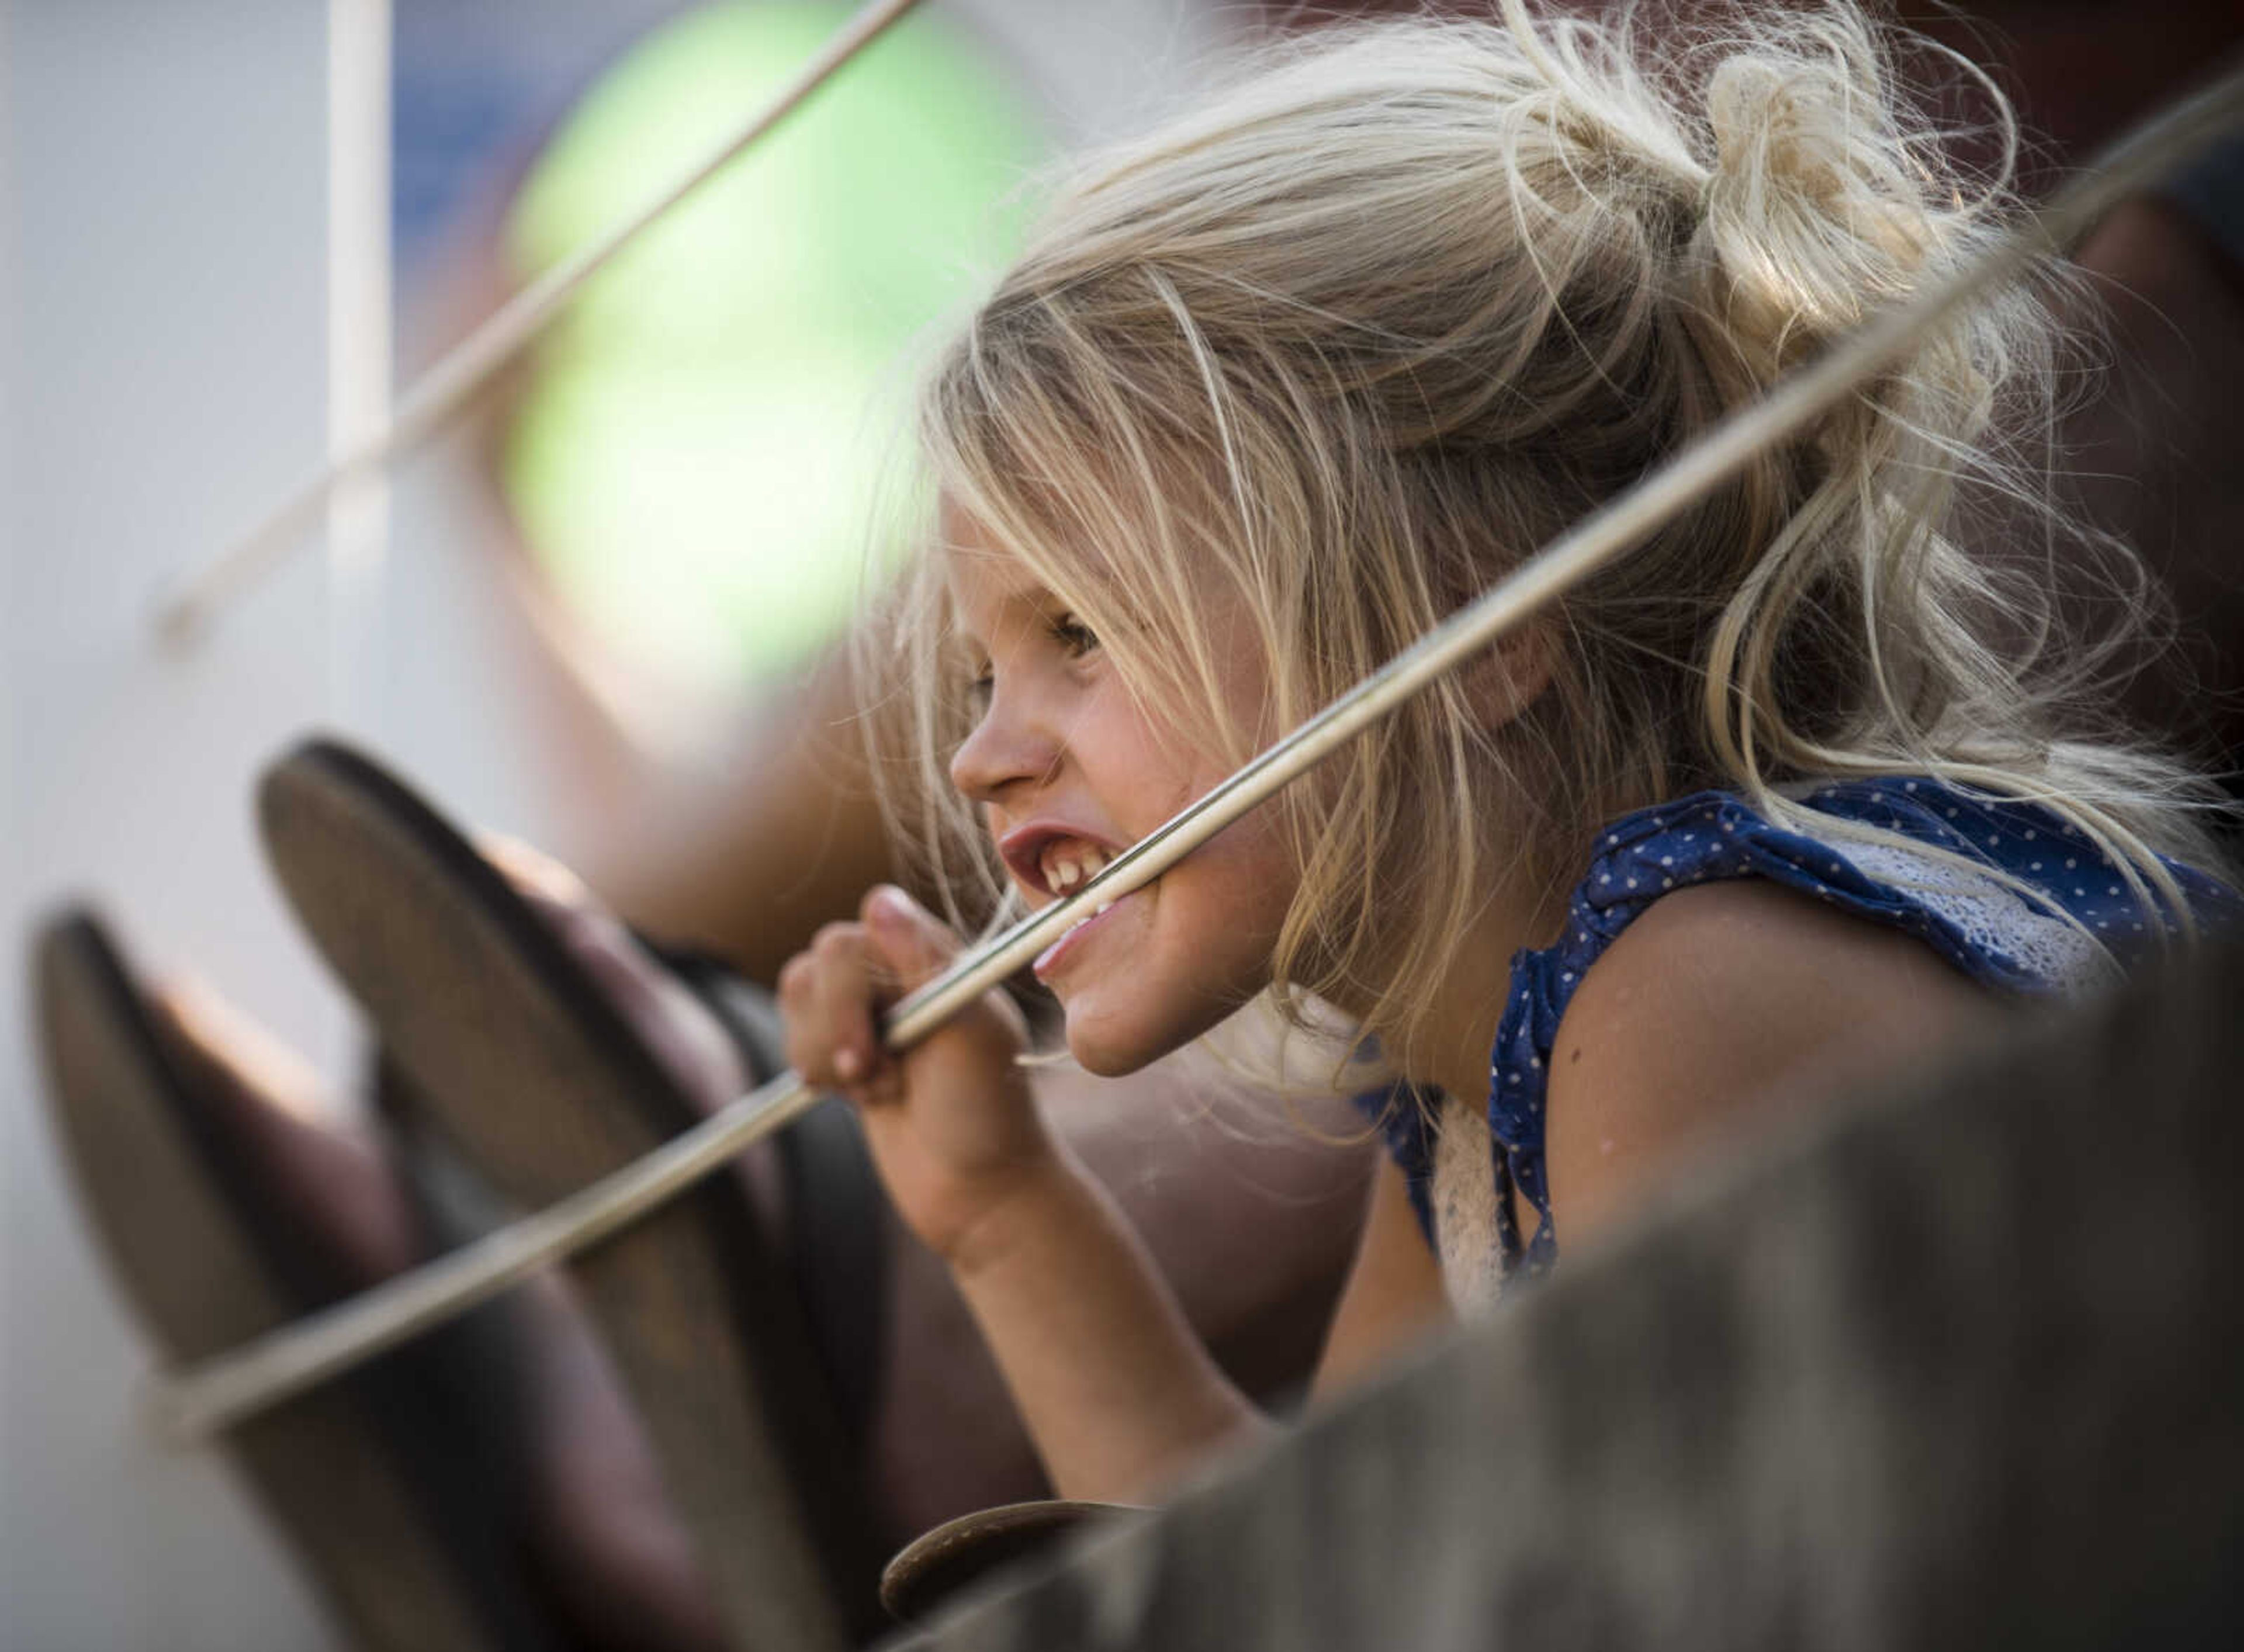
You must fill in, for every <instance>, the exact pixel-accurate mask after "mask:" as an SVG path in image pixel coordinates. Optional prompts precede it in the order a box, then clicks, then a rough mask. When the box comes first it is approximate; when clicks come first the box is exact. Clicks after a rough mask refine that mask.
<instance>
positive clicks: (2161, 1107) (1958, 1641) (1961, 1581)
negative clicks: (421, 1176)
mask: <svg viewBox="0 0 2244 1652" xmlns="http://www.w3.org/2000/svg"><path fill="white" fill-rule="evenodd" d="M2240 1090H2244V952H2240V951H2239V950H2237V949H2235V948H2233V947H2232V948H2228V949H2225V950H2223V951H2220V952H2219V953H2217V954H2216V955H2214V956H2213V957H2211V958H2207V959H2206V960H2204V961H2203V962H2202V963H2200V965H2197V966H2196V967H2193V968H2192V969H2190V970H2188V971H2187V972H2179V973H2175V974H2173V975H2171V976H2168V977H2166V978H2163V979H2162V980H2161V981H2160V982H2159V983H2158V984H2156V985H2139V986H2138V987H2136V988H2133V989H2131V990H2130V991H2128V992H2126V993H2124V994H2121V995H2119V996H2116V997H2114V998H2112V999H2108V1000H2105V1001H2103V1002H2099V1003H2097V1004H2094V1005H2087V1006H2084V1007H2078V1008H2073V1009H2067V1010H2065V1011H2064V1012H2060V1013H2059V1014H2058V1015H2057V1016H2054V1017H2052V1018H2051V1019H2049V1020H2048V1021H2047V1022H2046V1023H2045V1024H2044V1025H2042V1026H2039V1027H2038V1028H2037V1029H2035V1030H2034V1031H2033V1032H2031V1034H2030V1035H2029V1036H2026V1037H2024V1038H2022V1039H2017V1040H2015V1041H2012V1042H2010V1043H2007V1044H2005V1045H2004V1046H2000V1047H1998V1048H1992V1049H1990V1050H1987V1051H1984V1052H1981V1053H1977V1054H1976V1055H1974V1056H1973V1057H1972V1058H1970V1059H1969V1060H1966V1061H1964V1062H1963V1063H1961V1064H1959V1065H1957V1066H1955V1067H1953V1068H1951V1069H1950V1070H1949V1071H1947V1072H1946V1073H1942V1074H1938V1075H1936V1076H1932V1077H1930V1078H1927V1079H1925V1080H1921V1081H1918V1082H1916V1083H1913V1084H1910V1085H1908V1086H1905V1087H1901V1088H1899V1089H1897V1090H1896V1091H1894V1092H1892V1093H1888V1094H1885V1095H1882V1096H1876V1097H1869V1098H1862V1097H1857V1098H1852V1099H1850V1100H1847V1101H1845V1102H1843V1103H1842V1104H1841V1105H1839V1106H1837V1107H1835V1108H1834V1109H1833V1110H1832V1111H1831V1112H1830V1113H1828V1114H1826V1115H1823V1116H1822V1117H1820V1118H1819V1119H1818V1120H1817V1121H1815V1123H1814V1124H1813V1125H1811V1126H1810V1127H1807V1128H1805V1129H1803V1130H1801V1131H1799V1132H1796V1133H1795V1134H1792V1135H1791V1136H1789V1137H1788V1138H1787V1139H1785V1140H1783V1141H1775V1142H1767V1143H1763V1144H1761V1146H1759V1147H1758V1148H1755V1149H1754V1151H1753V1152H1752V1153H1751V1154H1747V1155H1740V1156H1739V1157H1737V1158H1735V1159H1734V1160H1733V1161H1730V1162H1728V1163H1727V1164H1724V1165H1722V1166H1720V1167H1719V1168H1713V1169H1712V1170H1710V1172H1709V1174H1708V1175H1706V1176H1705V1177H1702V1178H1701V1179H1700V1181H1699V1182H1698V1183H1697V1184H1696V1185H1694V1186H1693V1187H1690V1188H1686V1189H1682V1190H1680V1191H1679V1192H1678V1193H1677V1194H1676V1195H1675V1196H1673V1198H1672V1199H1671V1200H1669V1201H1668V1202H1666V1205H1665V1207H1664V1208H1663V1209H1660V1210H1659V1211H1658V1212H1656V1213H1655V1214H1654V1215H1653V1217H1652V1218H1651V1219H1650V1220H1648V1221H1647V1222H1646V1223H1645V1224H1644V1225H1643V1226H1642V1227H1641V1228H1640V1229H1638V1230H1637V1231H1636V1232H1634V1233H1633V1234H1632V1236H1630V1237H1629V1238H1627V1239H1626V1240H1625V1241H1623V1242H1621V1243H1619V1244H1618V1245H1616V1246H1614V1247H1612V1248H1610V1249H1607V1250H1606V1251H1605V1253H1604V1254H1602V1255H1598V1256H1587V1255H1580V1256H1570V1257H1569V1259H1568V1261H1567V1263H1566V1265H1565V1268H1564V1269H1561V1272H1560V1275H1559V1276H1558V1277H1556V1278H1554V1279H1553V1280H1552V1281H1551V1283H1550V1284H1549V1286H1548V1287H1547V1288H1544V1289H1543V1290H1538V1291H1534V1292H1529V1293H1524V1294H1522V1295H1521V1296H1520V1297H1518V1298H1517V1300H1516V1301H1515V1302H1514V1303H1511V1305H1510V1306H1508V1307H1507V1309H1506V1310H1504V1311H1503V1312H1500V1313H1499V1314H1498V1315H1497V1316H1496V1317H1494V1318H1492V1319H1490V1320H1489V1321H1487V1322H1485V1323H1483V1324H1478V1325H1476V1326H1474V1327H1472V1328H1471V1329H1470V1330H1469V1331H1467V1332H1466V1333H1465V1334H1464V1335H1463V1336H1462V1337H1458V1338H1457V1339H1455V1340H1454V1341H1452V1342H1450V1344H1447V1345H1446V1346H1444V1347H1443V1348H1442V1349H1440V1350H1439V1351H1436V1352H1435V1353H1434V1354H1433V1355H1432V1356H1431V1357H1429V1358H1427V1359H1425V1360H1424V1361H1423V1362H1422V1363H1421V1364H1418V1365H1417V1366H1416V1368H1415V1369H1412V1370H1410V1371H1406V1372H1403V1373H1402V1374H1400V1375H1399V1376H1398V1377H1397V1378H1396V1379H1395V1380H1393V1381H1391V1382H1389V1383H1388V1384H1386V1385H1383V1386H1382V1387H1381V1388H1379V1389H1378V1390H1376V1391H1374V1392H1372V1393H1370V1394H1369V1395H1367V1396H1365V1397H1364V1398H1363V1399H1362V1400H1361V1401H1360V1402H1359V1403H1355V1404H1352V1405H1348V1406H1347V1407H1345V1408H1343V1409H1342V1410H1340V1411H1338V1412H1335V1413H1334V1414H1331V1415H1328V1416H1326V1417H1323V1418H1319V1419H1318V1420H1316V1421H1315V1423H1313V1424H1311V1425H1309V1426H1308V1427H1307V1428H1305V1429H1304V1430H1302V1431H1301V1432H1300V1433H1299V1434H1297V1435H1296V1436H1294V1437H1293V1438H1292V1439H1288V1440H1287V1441H1285V1442H1283V1443H1282V1444H1281V1445H1278V1446H1277V1447H1275V1448H1274V1449H1270V1450H1268V1451H1266V1452H1262V1453H1261V1454H1260V1455H1258V1456H1257V1457H1255V1458H1254V1459H1252V1460H1249V1461H1245V1462H1241V1463H1238V1464H1235V1465H1233V1466H1231V1467H1230V1468H1229V1469H1228V1470H1227V1472H1226V1473H1222V1474H1220V1476H1218V1477H1216V1478H1214V1479H1211V1480H1209V1481H1208V1482H1206V1483H1205V1484H1203V1485H1200V1486H1197V1487H1196V1488H1194V1489H1193V1490H1192V1491H1190V1492H1189V1493H1186V1495H1185V1496H1183V1497H1182V1498H1181V1499H1179V1500H1178V1502H1177V1503H1176V1504H1175V1505H1174V1506H1173V1507H1171V1508H1170V1509H1168V1510H1167V1511H1166V1512H1165V1513H1163V1514H1162V1515H1161V1516H1160V1517H1159V1518H1158V1519H1156V1520H1151V1521H1148V1522H1146V1523H1145V1524H1143V1525H1141V1526H1139V1527H1134V1528H1132V1529H1126V1530H1118V1531H1112V1532H1101V1533H1096V1534H1091V1535H1090V1536H1088V1537H1086V1538H1085V1539H1084V1540H1080V1541H1079V1542H1078V1543H1077V1544H1075V1545H1074V1546H1073V1548H1072V1550H1071V1553H1070V1554H1067V1555H1066V1556H1065V1560H1064V1561H1063V1562H1062V1563H1060V1564H1058V1565H1057V1566H1055V1567H1050V1568H1047V1569H1046V1570H1044V1572H1043V1573H1042V1574H1039V1575H1034V1576H1032V1577H1031V1578H1029V1579H1028V1580H1027V1581H1017V1582H1016V1583H1015V1585H1014V1586H1013V1587H1012V1588H1010V1590H1009V1591H1006V1592H1004V1593H1002V1594H996V1595H989V1594H985V1595H983V1597H981V1598H979V1599H976V1600H973V1601H968V1602H964V1603H962V1604H961V1605H960V1606H959V1607H957V1608H954V1609H953V1610H952V1611H951V1612H950V1614H949V1615H945V1616H943V1617H940V1618H938V1620H937V1621H936V1624H935V1625H934V1626H933V1627H931V1628H929V1629H926V1630H924V1631H923V1632H921V1633H920V1634H918V1635H914V1636H909V1637H905V1638H902V1639H900V1640H899V1641H898V1642H896V1645H897V1646H898V1647H899V1648H902V1647H905V1646H909V1647H913V1648H922V1649H928V1652H936V1649H941V1652H967V1649H974V1652H1012V1649H1023V1652H1026V1649H1031V1648H1033V1649H1037V1652H1059V1649H1101V1652H1105V1649H1115V1652H1119V1649H1125V1648H1129V1649H1136V1648H1144V1649H1155V1648H1158V1649H1162V1652H1195V1649H1207V1652H1218V1649H1220V1652H1258V1649H1267V1652H1320V1649H1330V1652H1408V1649H1425V1652H1435V1649H1443V1652H1446V1649H1451V1648H1467V1647H1471V1648H1505V1647H1521V1648H1533V1649H1537V1652H1552V1649H1565V1648H1588V1647H1599V1648H1610V1647H1644V1648H1654V1647H1656V1648H1659V1649H1661V1652H1693V1649H1701V1648H1703V1649H1708V1652H1712V1649H1717V1648H1719V1649H1723V1652H1737V1649H1749V1648H1772V1649H1774V1648H1780V1647H1781V1648H1788V1649H1791V1648H1820V1649H1853V1648H1872V1647H1876V1648H1907V1649H1910V1652H1924V1649H1932V1648H1942V1647H1955V1648H1959V1649H1960V1648H1966V1647H1968V1648H1971V1649H1974V1652H1977V1649H1984V1648H1986V1647H1991V1646H2035V1647H2086V1646H2118V1645H2127V1646H2133V1645H2157V1646H2161V1647H2172V1646H2177V1645H2196V1644H2207V1643H2210V1642H2215V1641H2216V1640H2217V1641H2218V1642H2220V1643H2221V1644H2227V1643H2230V1642H2231V1641H2232V1640H2233V1638H2234V1636H2235V1635H2236V1634H2237V1633H2238V1630H2239V1628H2240V1626H2244V1586H2240V1584H2239V1583H2238V1581H2236V1580H2237V1578H2238V1576H2239V1575H2240V1574H2244V1567H2237V1566H2236V1565H2235V1563H2234V1562H2235V1558H2236V1556H2237V1554H2239V1553H2240V1552H2244V1426H2240V1409H2244V1278H2240V1258H2244V1174H2240V1172H2244V1150H2241V1149H2244V1107H2240V1102H2241V1101H2244V1097H2240Z"/></svg>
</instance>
